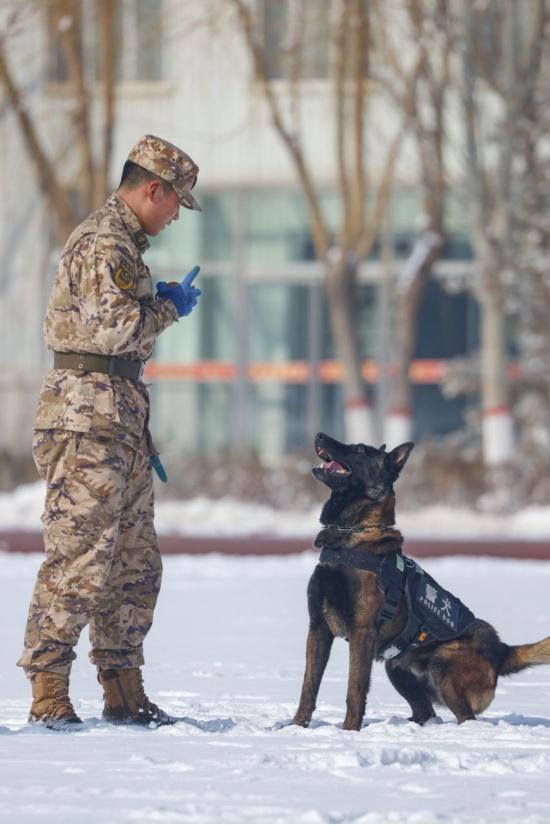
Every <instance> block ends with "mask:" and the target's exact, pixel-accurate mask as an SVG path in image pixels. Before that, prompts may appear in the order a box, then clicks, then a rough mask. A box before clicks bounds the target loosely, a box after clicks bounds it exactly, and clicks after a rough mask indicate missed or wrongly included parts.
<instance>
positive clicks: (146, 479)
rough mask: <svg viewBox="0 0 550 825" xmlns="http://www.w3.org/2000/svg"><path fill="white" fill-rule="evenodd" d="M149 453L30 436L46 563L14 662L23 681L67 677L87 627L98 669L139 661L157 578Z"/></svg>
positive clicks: (109, 443)
mask: <svg viewBox="0 0 550 825" xmlns="http://www.w3.org/2000/svg"><path fill="white" fill-rule="evenodd" d="M147 452H148V451H147V450H146V449H144V451H143V454H142V453H141V452H138V451H136V450H133V449H132V447H130V446H129V445H128V444H126V443H123V442H120V441H115V440H113V439H110V438H102V437H98V436H91V435H89V434H88V433H74V432H69V431H67V430H35V432H34V437H33V455H34V459H35V462H36V465H37V467H38V471H39V473H40V475H41V476H42V477H43V478H44V479H45V480H46V482H47V492H46V507H45V510H44V514H43V516H42V522H43V524H44V544H45V549H46V559H45V561H44V562H43V563H42V565H41V567H40V570H39V572H38V577H37V581H36V584H35V587H34V592H33V595H32V599H31V604H30V608H29V615H28V619H27V627H26V632H25V646H24V651H23V654H22V656H21V658H20V659H19V661H18V663H17V664H18V665H19V666H20V667H23V668H24V669H25V672H26V674H27V676H29V677H30V676H32V675H33V674H34V673H36V672H37V671H41V670H51V671H55V672H57V673H63V674H66V675H68V674H69V672H70V669H71V664H72V660H73V659H74V658H75V653H74V650H73V648H74V646H75V645H76V644H77V642H78V639H79V636H80V634H81V632H82V630H83V628H84V627H85V626H86V625H87V624H89V632H90V642H91V645H92V649H91V652H90V659H91V661H92V662H93V663H94V664H95V665H97V666H98V667H101V668H130V667H132V668H133V667H139V666H140V665H142V664H143V640H144V638H145V636H146V634H147V632H148V631H149V628H150V627H151V624H152V621H153V612H154V609H155V604H156V601H157V596H158V592H159V589H160V582H161V576H162V563H161V558H160V553H159V549H158V544H157V538H156V534H155V529H154V526H153V509H154V501H153V481H152V474H151V468H150V466H149V459H148V456H147V454H146V453H147Z"/></svg>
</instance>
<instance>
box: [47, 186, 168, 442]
mask: <svg viewBox="0 0 550 825" xmlns="http://www.w3.org/2000/svg"><path fill="white" fill-rule="evenodd" d="M148 246H149V244H148V242H147V239H146V237H145V233H144V232H143V230H142V228H141V226H140V224H139V222H138V219H137V218H136V216H135V215H134V213H133V212H132V210H131V209H130V208H129V207H128V206H127V204H126V203H125V202H124V201H123V200H122V199H121V198H119V197H118V195H116V194H113V195H111V197H110V198H109V200H108V201H107V202H106V204H105V205H104V206H103V207H101V209H98V210H96V211H95V212H92V214H91V215H89V217H88V218H86V220H85V221H83V222H82V223H81V224H80V225H79V226H77V228H76V229H75V230H74V232H73V233H72V235H71V236H70V238H69V240H68V241H67V243H66V245H65V248H64V250H63V253H62V255H61V260H60V263H59V267H58V270H57V275H56V278H55V282H54V285H53V289H52V293H51V296H50V300H49V303H48V308H47V312H46V318H45V321H44V337H45V341H46V345H47V347H48V349H50V350H53V351H55V352H79V353H95V354H101V355H115V356H118V357H121V358H128V359H130V360H140V361H146V360H147V359H148V358H150V356H151V352H152V349H153V344H154V342H155V339H156V338H157V336H158V335H160V333H161V332H162V331H163V330H165V329H166V328H167V327H168V326H170V324H172V323H173V322H174V321H177V320H178V314H177V311H176V308H175V306H174V305H173V303H172V302H171V301H167V300H158V299H156V298H154V296H153V283H152V280H151V275H150V273H149V270H148V269H147V267H146V266H145V264H144V262H143V259H142V257H141V255H142V252H144V251H145V249H147V247H148ZM148 411H149V398H148V394H147V389H146V387H145V385H144V384H142V383H141V382H139V381H138V382H136V381H130V380H129V379H126V378H121V377H120V376H109V375H106V374H104V373H99V372H88V373H87V372H84V371H80V370H67V369H63V370H61V369H55V370H54V369H52V370H50V372H49V373H48V374H47V375H46V377H45V379H44V383H43V385H42V389H41V392H40V397H39V401H38V410H37V413H36V418H35V423H34V426H35V429H40V430H43V429H51V428H55V429H65V430H73V431H77V432H90V431H95V432H97V433H99V434H101V433H104V434H107V435H109V436H110V437H115V438H117V439H120V440H124V441H128V442H130V443H133V444H134V445H137V444H139V442H140V440H141V438H142V436H143V433H144V429H145V428H146V425H147V420H148Z"/></svg>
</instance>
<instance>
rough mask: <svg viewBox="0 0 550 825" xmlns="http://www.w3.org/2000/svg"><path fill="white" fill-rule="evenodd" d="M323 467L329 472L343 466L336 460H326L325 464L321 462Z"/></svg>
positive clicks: (337, 470)
mask: <svg viewBox="0 0 550 825" xmlns="http://www.w3.org/2000/svg"><path fill="white" fill-rule="evenodd" d="M323 469H324V470H328V471H329V472H331V473H336V472H339V471H340V470H343V469H344V468H343V467H342V465H341V464H338V462H337V461H327V462H325V464H323Z"/></svg>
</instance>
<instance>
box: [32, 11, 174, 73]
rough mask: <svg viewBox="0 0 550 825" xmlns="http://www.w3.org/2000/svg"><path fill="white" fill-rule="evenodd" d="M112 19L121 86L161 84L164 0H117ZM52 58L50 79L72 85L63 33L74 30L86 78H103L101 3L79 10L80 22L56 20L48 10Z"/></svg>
mask: <svg viewBox="0 0 550 825" xmlns="http://www.w3.org/2000/svg"><path fill="white" fill-rule="evenodd" d="M107 9H108V11H109V12H110V15H111V34H112V40H113V50H114V54H113V60H114V75H115V81H116V82H117V83H126V82H145V83H147V82H156V81H159V80H162V77H163V65H162V53H163V42H162V37H163V32H162V19H163V14H162V0H157V2H155V3H152V2H151V0H117V2H116V3H112V4H109V5H108V6H107ZM46 21H47V29H48V44H49V60H48V78H49V80H50V81H51V82H53V83H67V81H68V79H69V76H68V69H67V63H66V60H65V55H64V52H63V48H62V46H61V40H60V34H61V33H63V32H66V31H68V30H70V29H71V28H72V27H73V26H75V27H76V28H75V32H76V38H77V50H78V54H79V56H80V58H81V60H82V66H83V70H84V77H85V78H86V79H87V80H96V81H97V80H99V77H100V68H101V60H102V44H101V40H100V18H99V4H98V2H97V0H90V2H87V3H84V4H82V5H81V6H80V7H79V13H78V15H77V17H76V19H73V18H71V17H70V16H69V15H65V16H62V17H57V16H56V15H54V13H53V7H52V6H48V13H47V16H46Z"/></svg>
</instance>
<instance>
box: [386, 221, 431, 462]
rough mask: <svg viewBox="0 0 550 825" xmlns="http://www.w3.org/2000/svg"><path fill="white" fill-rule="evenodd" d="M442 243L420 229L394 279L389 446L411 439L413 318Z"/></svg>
mask: <svg viewBox="0 0 550 825" xmlns="http://www.w3.org/2000/svg"><path fill="white" fill-rule="evenodd" d="M442 245H443V238H442V236H441V235H440V234H439V233H438V232H434V231H432V230H426V231H425V232H423V233H422V235H421V236H420V238H418V240H417V242H416V244H415V246H414V248H413V251H412V252H411V255H410V257H409V259H408V261H407V262H406V264H405V266H404V267H403V269H402V271H401V273H400V275H399V278H398V279H397V284H396V286H397V290H396V292H397V301H396V317H395V319H394V329H395V334H394V341H395V349H394V359H395V372H394V373H393V374H392V381H391V405H390V410H389V415H388V419H387V421H386V427H385V431H384V439H385V441H386V443H387V445H388V447H395V446H397V445H398V444H402V443H403V442H404V441H411V440H412V436H413V414H412V411H413V392H414V387H413V384H412V382H411V379H410V369H411V364H412V361H413V358H414V348H415V343H416V321H417V316H418V310H419V306H420V302H421V300H422V296H423V294H424V289H425V287H426V283H427V281H428V278H429V275H430V271H431V268H432V266H433V264H434V263H435V261H436V260H437V258H438V257H439V255H440V253H441V248H442Z"/></svg>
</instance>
